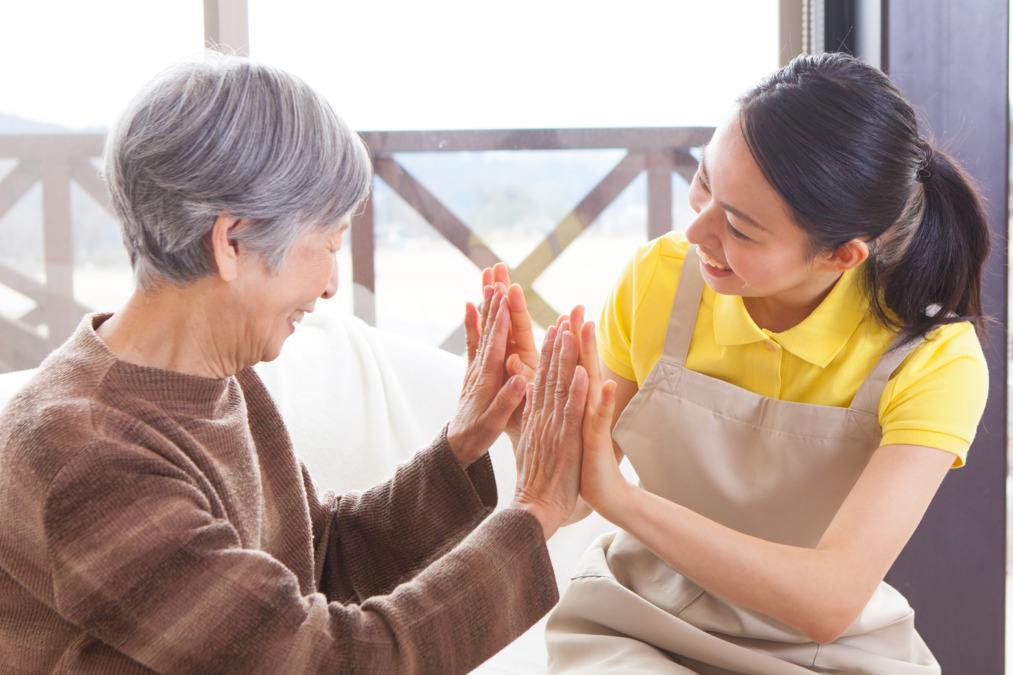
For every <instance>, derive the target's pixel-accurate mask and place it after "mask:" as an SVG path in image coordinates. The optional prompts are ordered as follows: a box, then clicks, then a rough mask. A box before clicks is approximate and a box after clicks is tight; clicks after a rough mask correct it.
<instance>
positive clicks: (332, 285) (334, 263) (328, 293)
mask: <svg viewBox="0 0 1013 675" xmlns="http://www.w3.org/2000/svg"><path fill="white" fill-rule="evenodd" d="M337 292H338V257H337V256H334V257H333V258H331V275H330V277H329V278H328V279H327V288H325V289H324V292H323V293H321V294H320V297H321V298H323V299H324V300H327V299H328V298H333V297H334V296H335V295H336V294H337Z"/></svg>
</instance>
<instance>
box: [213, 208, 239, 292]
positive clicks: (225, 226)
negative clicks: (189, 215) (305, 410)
mask: <svg viewBox="0 0 1013 675" xmlns="http://www.w3.org/2000/svg"><path fill="white" fill-rule="evenodd" d="M240 227H242V221H241V220H239V219H238V218H231V217H229V216H218V217H217V218H215V224H214V225H213V226H212V227H211V252H212V254H213V255H214V258H215V265H216V266H217V267H218V276H219V277H220V278H221V280H222V281H234V280H235V279H236V277H237V276H238V274H239V245H238V244H237V243H236V242H235V241H234V240H233V239H232V234H233V233H234V232H235V231H236V230H237V229H239V228H240Z"/></svg>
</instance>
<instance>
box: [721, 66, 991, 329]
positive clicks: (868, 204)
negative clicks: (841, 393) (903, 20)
mask: <svg viewBox="0 0 1013 675" xmlns="http://www.w3.org/2000/svg"><path fill="white" fill-rule="evenodd" d="M739 123H740V126H741V129H742V133H743V136H744V138H745V140H746V144H747V145H748V147H749V150H750V153H751V154H752V156H753V159H755V160H756V163H757V165H758V166H759V168H760V171H761V172H762V173H763V175H764V178H766V179H767V182H768V183H770V185H771V187H773V188H774V190H775V191H777V193H778V194H779V195H780V196H781V198H782V199H783V200H784V202H785V204H787V206H788V208H789V209H790V211H791V215H792V218H793V220H794V221H795V222H796V223H797V224H798V226H799V227H801V228H802V229H803V230H804V231H805V232H806V234H807V236H808V237H809V241H810V250H811V252H812V253H813V254H814V255H815V254H817V253H820V252H828V251H835V250H837V249H838V248H839V247H841V246H843V245H844V244H846V243H847V242H849V241H852V240H854V239H861V240H863V241H866V242H868V244H869V251H870V260H869V261H868V263H866V264H865V265H864V268H865V286H866V288H865V290H866V293H867V296H868V302H869V307H870V311H871V313H872V314H873V316H875V317H876V318H877V319H878V320H879V321H880V322H882V323H883V324H884V325H886V326H889V327H891V328H894V329H896V330H898V333H899V336H900V339H901V343H902V344H903V343H907V342H911V341H914V340H918V339H921V338H922V337H924V336H925V335H926V334H928V333H929V332H930V331H932V330H933V329H934V328H936V327H937V326H941V325H944V324H949V323H955V322H959V321H970V322H972V323H973V324H974V325H975V327H976V328H977V329H978V330H979V332H984V325H985V319H984V317H983V316H982V311H981V309H982V308H981V277H982V270H983V268H984V265H985V259H986V258H987V257H988V252H989V248H990V247H989V232H988V222H987V218H986V215H985V209H984V207H983V206H982V203H981V199H980V197H979V196H978V192H977V189H976V188H975V186H974V184H973V182H972V181H971V179H970V178H969V177H968V175H967V174H966V173H965V172H964V171H963V170H962V169H961V168H960V167H959V166H958V165H957V163H956V162H955V161H954V160H953V159H951V158H950V157H948V156H947V155H945V154H944V153H942V152H938V151H935V150H934V149H933V148H932V146H931V145H930V144H929V143H927V142H925V141H923V140H922V139H921V138H920V135H919V130H918V121H917V117H916V115H915V112H914V109H913V108H912V107H911V104H910V103H909V102H908V101H907V99H905V98H904V95H903V94H902V93H901V92H900V90H899V89H898V88H897V87H896V85H894V83H893V82H891V81H890V78H888V77H887V76H886V75H885V74H883V72H882V71H880V70H879V69H877V68H874V67H872V66H870V65H868V64H866V63H863V62H861V61H859V60H858V59H856V58H854V57H852V56H848V55H846V54H840V53H832V54H818V55H804V56H799V57H796V58H795V59H793V60H792V62H791V63H789V64H788V65H787V66H785V67H784V68H782V69H781V70H779V71H777V72H776V73H774V74H773V75H771V76H770V77H768V78H767V79H765V80H764V81H762V82H761V83H760V84H758V85H757V86H756V87H754V88H753V89H751V90H750V91H748V92H746V94H744V95H743V96H742V97H741V98H740V99H739Z"/></svg>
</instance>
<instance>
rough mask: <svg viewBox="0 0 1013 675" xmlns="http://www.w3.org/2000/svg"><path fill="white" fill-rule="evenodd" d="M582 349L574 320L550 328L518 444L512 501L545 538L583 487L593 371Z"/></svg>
mask: <svg viewBox="0 0 1013 675" xmlns="http://www.w3.org/2000/svg"><path fill="white" fill-rule="evenodd" d="M578 352H579V346H578V343H577V339H576V336H574V335H573V333H571V332H570V331H569V322H567V321H563V322H561V323H560V325H559V327H558V328H557V327H556V326H553V327H551V328H549V330H548V331H547V332H546V336H545V344H544V346H543V347H542V352H541V358H540V361H539V364H538V371H537V373H536V375H535V382H534V384H529V385H528V395H527V400H526V402H525V405H524V421H523V427H522V431H521V436H520V439H519V442H518V443H517V447H516V450H515V452H516V456H517V489H516V492H515V493H514V500H513V503H512V504H511V506H513V507H516V508H521V509H525V510H526V511H529V512H530V513H531V514H533V515H534V516H535V517H536V518H538V521H539V522H540V523H541V525H542V530H543V532H544V534H545V538H546V539H548V538H549V537H550V536H552V534H553V533H554V532H555V531H556V530H557V529H558V528H559V526H560V525H562V524H563V523H564V522H565V521H566V520H567V519H568V518H569V517H570V515H571V514H572V513H573V510H574V507H575V506H576V504H577V497H578V494H579V492H580V469H581V458H582V447H583V441H582V437H581V427H582V423H583V420H584V410H585V405H586V402H587V395H588V376H587V372H586V371H585V370H584V368H583V367H581V366H579V365H577V359H578Z"/></svg>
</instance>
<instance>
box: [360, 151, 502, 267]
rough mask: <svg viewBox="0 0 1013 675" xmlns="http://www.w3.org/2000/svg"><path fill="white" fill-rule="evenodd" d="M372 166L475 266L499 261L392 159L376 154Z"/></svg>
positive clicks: (476, 236)
mask: <svg viewBox="0 0 1013 675" xmlns="http://www.w3.org/2000/svg"><path fill="white" fill-rule="evenodd" d="M373 166H374V169H375V171H376V175H378V176H380V177H381V178H383V180H384V182H385V183H387V185H389V186H390V187H391V189H392V190H394V192H396V193H397V194H398V195H400V196H401V198H402V199H404V200H405V202H407V203H408V205H409V206H411V207H412V208H413V209H415V210H416V211H417V212H418V214H419V215H420V216H422V217H423V218H424V219H425V220H426V222H427V223H429V224H430V225H432V226H433V228H435V229H436V231H437V232H439V233H440V234H441V235H443V237H444V238H445V239H446V240H447V241H449V242H450V243H451V244H452V245H453V246H454V248H456V249H457V250H459V251H460V252H461V253H463V254H464V255H466V256H467V257H468V259H469V260H471V261H472V262H473V263H475V265H476V266H477V267H478V268H479V269H482V268H485V267H492V266H493V265H495V264H496V263H498V262H501V261H500V259H499V256H497V255H496V254H495V253H493V252H492V249H491V248H489V247H488V246H487V245H486V244H485V242H483V241H482V240H481V239H479V237H478V235H476V234H475V233H474V232H472V231H471V229H470V228H469V227H468V226H467V225H465V224H464V222H463V221H462V220H461V219H460V218H458V217H457V216H456V215H454V213H453V212H452V211H451V210H450V209H448V208H447V207H446V206H444V205H443V203H442V202H440V200H439V199H437V198H436V196H435V195H433V193H431V192H430V191H429V190H427V189H426V187H425V186H424V185H422V183H420V182H419V181H418V180H416V179H415V177H414V176H412V175H411V174H410V173H408V171H406V170H405V168H404V167H403V166H401V165H400V164H398V163H397V162H396V161H394V159H392V158H390V157H376V158H374V160H373Z"/></svg>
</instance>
